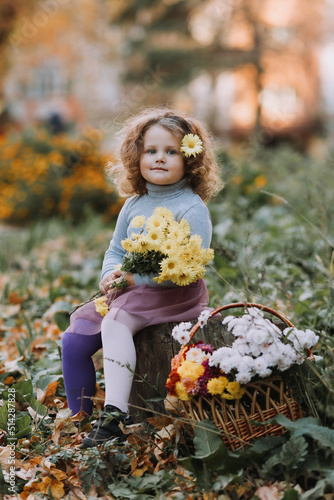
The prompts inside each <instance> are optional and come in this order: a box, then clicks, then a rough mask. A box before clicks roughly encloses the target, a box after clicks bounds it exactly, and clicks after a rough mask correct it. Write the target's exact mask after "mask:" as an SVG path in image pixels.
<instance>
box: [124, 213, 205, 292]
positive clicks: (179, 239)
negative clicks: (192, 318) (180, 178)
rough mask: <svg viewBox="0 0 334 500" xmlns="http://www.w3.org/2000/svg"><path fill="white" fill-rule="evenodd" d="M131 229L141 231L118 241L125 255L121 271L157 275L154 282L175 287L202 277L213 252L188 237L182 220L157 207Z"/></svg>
mask: <svg viewBox="0 0 334 500" xmlns="http://www.w3.org/2000/svg"><path fill="white" fill-rule="evenodd" d="M131 226H132V227H133V228H140V229H141V231H140V232H139V233H136V232H134V233H132V235H131V238H127V239H125V240H123V241H122V247H123V248H124V250H125V251H126V252H127V253H126V254H125V256H124V259H123V264H122V267H121V269H122V270H123V271H126V272H133V273H137V274H143V273H154V274H158V276H156V277H154V278H153V280H154V281H155V282H157V283H163V282H165V281H171V282H172V283H175V284H176V285H179V286H185V285H189V284H190V283H194V282H195V281H197V280H198V279H199V278H202V277H203V276H204V275H205V266H207V265H208V264H209V262H210V260H212V259H213V250H212V249H211V248H208V249H205V248H202V246H201V244H202V238H201V237H200V236H198V235H191V234H190V226H189V224H188V222H187V221H186V220H185V219H182V220H181V221H180V222H178V221H176V220H175V218H174V215H173V212H172V211H171V210H168V209H167V208H163V207H158V208H156V209H155V210H154V212H153V215H152V216H151V217H149V218H147V219H146V218H145V217H144V216H141V215H140V216H137V217H135V218H134V219H133V220H132V222H131Z"/></svg>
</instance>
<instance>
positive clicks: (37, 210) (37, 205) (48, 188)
mask: <svg viewBox="0 0 334 500" xmlns="http://www.w3.org/2000/svg"><path fill="white" fill-rule="evenodd" d="M99 145H100V134H99V133H98V131H86V132H85V133H84V135H83V137H81V138H80V139H76V140H74V139H71V138H69V137H67V136H65V135H62V136H50V135H48V134H47V133H46V132H44V131H43V130H40V129H37V130H32V131H31V130H30V131H26V132H24V133H23V134H22V135H20V136H19V137H18V136H16V137H11V136H4V137H1V138H0V219H1V220H4V221H7V222H15V223H20V222H26V221H32V220H36V219H40V218H47V217H53V216H62V217H66V218H69V219H71V220H74V221H78V220H82V218H83V217H84V216H85V214H87V211H93V212H98V213H101V214H103V215H104V217H105V218H106V219H107V220H108V219H110V218H112V217H113V216H114V215H115V214H117V212H118V211H119V208H120V202H119V201H118V197H117V194H116V191H115V189H114V188H113V186H112V185H111V184H110V183H109V182H108V181H107V180H106V178H105V172H104V165H105V163H106V162H107V161H108V160H110V157H109V158H107V157H104V156H103V155H102V154H101V153H100V151H99Z"/></svg>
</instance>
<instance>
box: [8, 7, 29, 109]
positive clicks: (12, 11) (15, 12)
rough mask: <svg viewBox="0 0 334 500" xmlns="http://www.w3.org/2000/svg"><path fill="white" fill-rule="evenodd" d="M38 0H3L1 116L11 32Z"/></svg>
mask: <svg viewBox="0 0 334 500" xmlns="http://www.w3.org/2000/svg"><path fill="white" fill-rule="evenodd" d="M35 2H36V0H32V1H30V2H29V5H27V3H26V2H25V1H24V0H1V3H0V114H1V113H2V106H3V104H2V75H4V73H5V68H6V63H7V61H6V57H5V48H6V45H7V44H8V42H9V37H10V34H11V32H12V31H13V29H14V27H15V23H16V21H17V19H18V17H19V15H20V14H22V13H23V12H25V11H27V9H31V8H33V7H34V4H35Z"/></svg>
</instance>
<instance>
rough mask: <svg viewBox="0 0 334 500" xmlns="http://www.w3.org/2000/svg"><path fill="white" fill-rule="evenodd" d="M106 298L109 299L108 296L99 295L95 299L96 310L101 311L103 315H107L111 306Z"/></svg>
mask: <svg viewBox="0 0 334 500" xmlns="http://www.w3.org/2000/svg"><path fill="white" fill-rule="evenodd" d="M106 300H107V297H106V296H103V297H99V298H98V299H95V300H94V304H95V310H96V312H98V313H100V314H101V316H105V315H106V314H107V313H108V311H109V307H108V305H107V304H106Z"/></svg>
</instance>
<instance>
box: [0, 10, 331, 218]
mask: <svg viewBox="0 0 334 500" xmlns="http://www.w3.org/2000/svg"><path fill="white" fill-rule="evenodd" d="M333 19H334V16H333V5H332V3H331V2H329V1H327V0H315V1H314V2H312V4H309V5H308V8H307V9H305V8H303V0H275V1H274V0H265V1H260V0H229V1H227V0H195V1H194V0H191V1H190V0H164V1H161V2H154V1H153V0H145V1H138V0H125V1H123V0H122V1H121V0H115V1H114V0H113V1H111V0H103V1H101V2H94V1H92V0H80V1H79V0H73V1H72V2H66V1H64V0H43V1H41V2H36V1H33V2H29V6H28V5H27V4H26V3H25V2H23V1H22V0H4V1H3V2H2V3H1V8H0V64H1V72H0V74H1V76H0V161H1V163H0V187H1V194H0V197H1V199H0V202H1V209H0V220H2V221H4V222H7V223H8V222H9V223H15V224H18V223H19V224H25V223H28V222H32V221H36V220H37V219H39V218H44V219H45V218H48V217H53V216H61V217H62V218H64V217H65V218H69V219H71V220H73V221H78V220H79V219H82V218H84V217H85V215H84V214H85V213H87V211H90V210H92V211H93V212H94V211H96V212H98V213H100V214H103V215H104V217H105V218H106V219H107V220H110V218H111V217H112V216H113V215H115V214H116V213H117V211H118V210H119V201H118V200H117V197H116V194H115V192H114V191H113V188H112V186H111V185H110V184H108V182H106V180H105V177H104V174H103V168H104V166H105V164H106V162H107V161H108V160H109V159H111V158H112V157H113V152H114V146H115V133H116V132H117V130H118V128H119V126H120V125H121V123H123V120H124V118H127V117H129V116H130V115H131V114H132V113H135V112H136V111H137V110H139V109H142V108H143V107H145V106H152V105H153V106H154V105H159V106H161V105H168V106H173V107H174V108H176V109H179V110H182V111H185V112H188V113H191V114H194V115H195V116H197V117H199V118H200V119H202V120H203V121H204V122H205V123H206V124H207V126H208V128H209V129H210V131H211V132H212V134H213V136H214V138H215V141H216V145H217V148H216V149H217V154H218V156H219V158H220V160H221V165H222V171H223V175H224V177H225V178H226V179H227V181H228V190H229V191H230V193H240V194H241V195H242V197H241V198H239V203H246V204H247V203H248V201H246V200H247V197H249V199H250V200H256V201H257V203H258V204H259V205H260V204H263V203H268V202H269V203H277V201H278V199H277V198H272V199H271V200H270V199H269V198H268V195H265V194H264V193H262V192H261V190H262V189H267V188H268V186H269V187H272V189H273V191H274V192H276V189H277V188H279V189H281V191H284V192H286V191H288V190H289V182H286V185H283V184H284V181H287V180H288V177H290V176H293V177H294V179H297V178H300V182H305V181H304V177H305V176H306V177H307V169H308V168H309V165H310V163H312V162H311V160H309V159H308V158H306V157H309V156H311V157H315V158H318V160H319V164H318V168H319V169H321V168H322V166H321V165H322V164H323V163H326V160H325V158H330V156H331V154H332V152H331V144H332V138H333V130H334V101H333V93H332V92H331V91H330V89H331V88H332V86H333V83H334V75H333V72H332V71H331V70H330V68H331V67H333V62H334V60H333V57H334V56H333V54H334V51H333V50H332V49H333V46H334V45H333V44H334V39H333V34H332V33H333V32H334V31H333V29H332V28H333ZM303 155H304V156H303ZM245 157H248V158H250V159H252V161H244V160H245ZM277 169H280V170H281V172H284V175H285V177H284V176H283V175H282V176H281V177H280V178H278V176H277V172H276V170H277ZM320 178H321V175H319V179H320ZM318 184H320V183H319V182H318ZM268 189H269V188H268ZM319 189H320V190H321V186H319ZM226 191H227V190H226ZM294 195H295V193H294ZM224 196H225V195H224ZM224 196H223V198H221V200H222V201H223V200H224V199H225V198H224ZM228 196H230V195H228ZM301 196H303V195H301ZM236 197H237V196H236ZM318 198H321V200H322V199H323V198H322V197H318ZM298 199H300V198H299V197H298ZM241 200H242V201H241ZM293 202H294V203H295V200H293ZM322 204H323V203H322ZM83 207H84V208H83Z"/></svg>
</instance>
